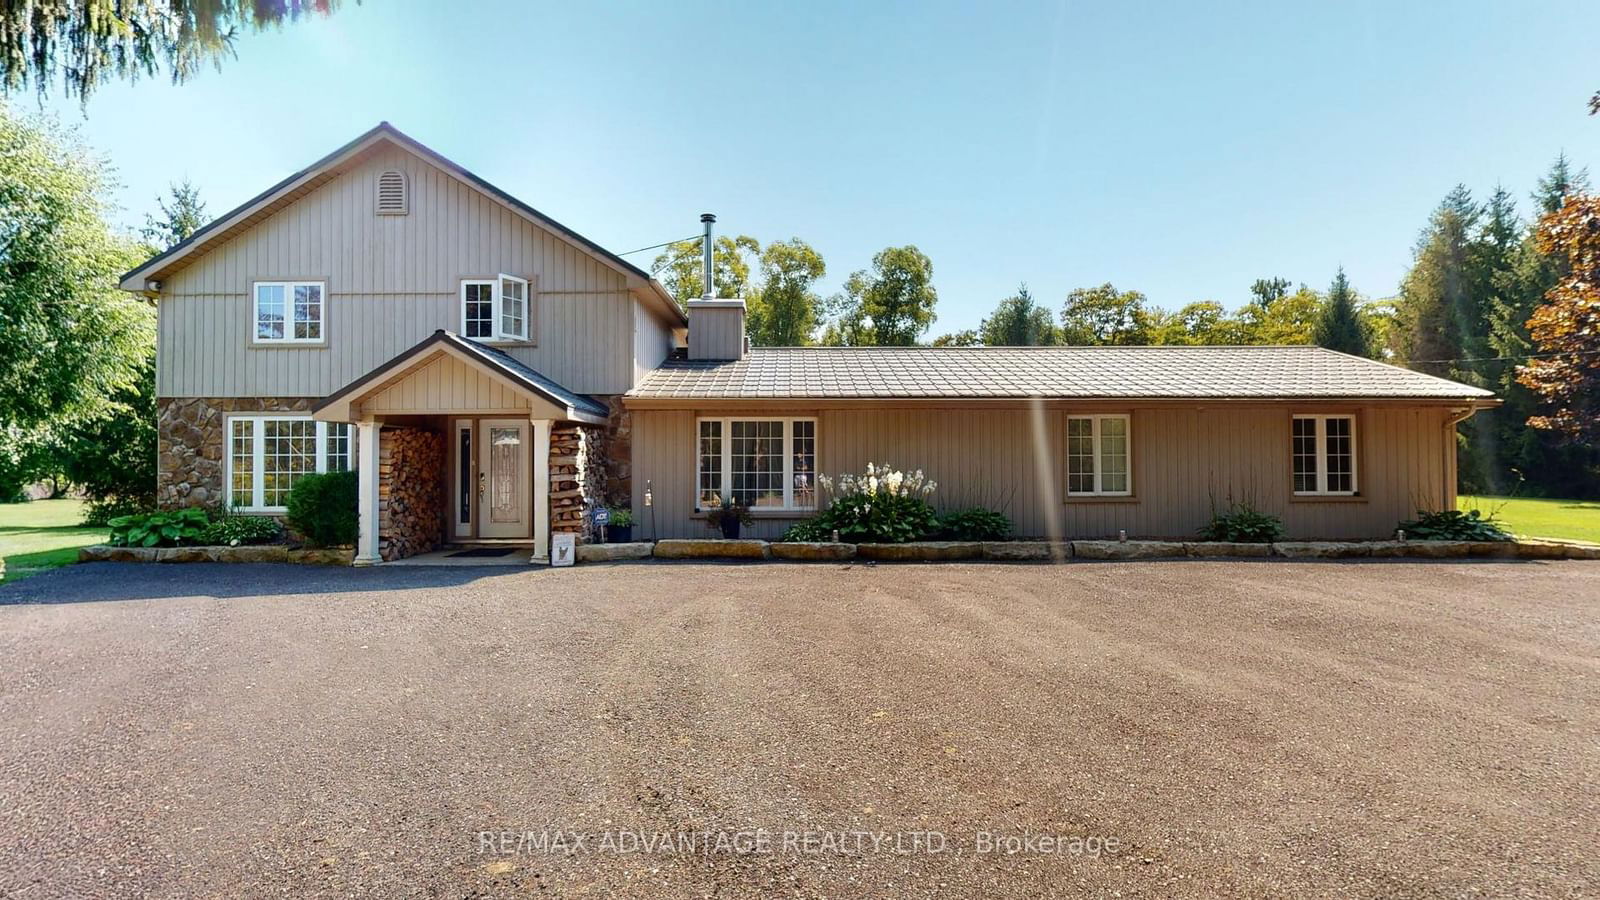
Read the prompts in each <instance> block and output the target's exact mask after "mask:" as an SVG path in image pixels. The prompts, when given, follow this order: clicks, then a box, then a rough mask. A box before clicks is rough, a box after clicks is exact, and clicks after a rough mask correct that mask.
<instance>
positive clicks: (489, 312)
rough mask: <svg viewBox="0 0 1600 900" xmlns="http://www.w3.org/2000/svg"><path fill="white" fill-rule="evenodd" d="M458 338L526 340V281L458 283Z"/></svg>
mask: <svg viewBox="0 0 1600 900" xmlns="http://www.w3.org/2000/svg"><path fill="white" fill-rule="evenodd" d="M461 334H462V336H463V337H469V338H472V339H473V340H479V341H525V340H527V339H528V280H527V279H526V278H518V277H516V276H515V275H498V276H496V277H494V278H492V279H490V278H482V279H467V280H465V281H463V282H461Z"/></svg>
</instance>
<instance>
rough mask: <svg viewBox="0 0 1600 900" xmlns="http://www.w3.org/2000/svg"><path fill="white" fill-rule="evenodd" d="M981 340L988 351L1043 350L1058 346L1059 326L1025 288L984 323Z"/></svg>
mask: <svg viewBox="0 0 1600 900" xmlns="http://www.w3.org/2000/svg"><path fill="white" fill-rule="evenodd" d="M978 336H979V338H980V340H981V341H982V342H983V344H984V345H985V346H989V347H1043V346H1047V345H1050V344H1054V343H1055V342H1056V324H1055V321H1054V317H1052V316H1051V315H1050V310H1049V309H1048V308H1046V307H1043V306H1040V305H1039V304H1038V303H1036V302H1034V299H1033V294H1031V293H1029V292H1028V286H1027V285H1026V284H1023V285H1022V286H1020V287H1018V288H1017V292H1016V294H1015V295H1013V296H1010V297H1007V298H1006V299H1004V300H1001V301H1000V305H999V306H996V307H995V310H994V312H993V313H992V314H990V316H989V317H988V318H986V319H984V320H983V323H982V324H980V325H979V326H978Z"/></svg>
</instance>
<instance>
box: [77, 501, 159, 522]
mask: <svg viewBox="0 0 1600 900" xmlns="http://www.w3.org/2000/svg"><path fill="white" fill-rule="evenodd" d="M149 512H153V510H152V509H151V505H150V503H149V502H148V501H145V500H140V499H135V498H131V497H112V498H110V499H108V500H91V501H89V505H88V507H86V508H85V509H84V511H83V524H85V525H101V526H105V525H110V524H111V520H112V519H120V518H122V517H123V516H139V515H144V514H145V513H149Z"/></svg>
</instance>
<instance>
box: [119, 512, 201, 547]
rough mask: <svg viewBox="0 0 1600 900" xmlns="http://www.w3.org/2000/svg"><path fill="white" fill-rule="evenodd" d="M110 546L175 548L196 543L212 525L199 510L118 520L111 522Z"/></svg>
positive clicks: (151, 514) (120, 518)
mask: <svg viewBox="0 0 1600 900" xmlns="http://www.w3.org/2000/svg"><path fill="white" fill-rule="evenodd" d="M109 524H110V525H111V543H112V545H113V546H117V547H176V546H178V545H179V544H193V543H196V541H197V539H198V538H199V537H200V535H201V533H202V532H204V531H205V529H206V526H208V525H210V524H211V520H210V518H209V517H208V516H207V515H206V511H205V510H203V509H199V508H197V507H193V506H191V507H186V508H184V509H173V510H164V511H160V512H153V513H144V514H142V515H137V516H118V517H117V518H115V519H112V520H111V521H110V523H109Z"/></svg>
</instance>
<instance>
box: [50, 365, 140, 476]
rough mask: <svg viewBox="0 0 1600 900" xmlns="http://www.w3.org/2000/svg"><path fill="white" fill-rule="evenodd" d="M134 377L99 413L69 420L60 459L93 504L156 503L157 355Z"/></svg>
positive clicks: (113, 395)
mask: <svg viewBox="0 0 1600 900" xmlns="http://www.w3.org/2000/svg"><path fill="white" fill-rule="evenodd" d="M154 350H155V348H154V347H152V348H151V352H150V353H149V354H148V355H147V356H146V357H145V359H144V361H143V363H142V364H141V365H140V367H139V372H138V378H137V379H136V380H135V381H134V382H133V383H131V384H128V385H126V386H123V387H120V388H118V389H117V390H116V391H115V392H114V393H113V394H112V395H111V397H110V398H109V400H110V406H109V408H108V409H107V410H106V411H105V412H104V413H103V414H102V415H99V416H97V417H95V418H92V419H85V420H80V421H76V422H73V423H70V424H68V425H67V426H66V427H65V428H64V429H62V434H61V445H62V446H61V457H60V458H61V460H62V461H63V469H64V472H65V474H66V477H67V479H68V480H70V481H71V482H72V483H73V484H74V485H76V486H78V487H79V488H82V489H83V492H84V493H85V494H87V495H88V496H89V499H91V500H94V501H96V502H101V503H104V502H107V501H122V502H123V503H126V504H131V505H136V506H154V505H155V499H156V440H157V436H156V355H155V352H154Z"/></svg>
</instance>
